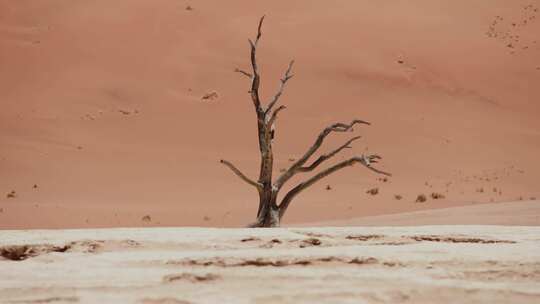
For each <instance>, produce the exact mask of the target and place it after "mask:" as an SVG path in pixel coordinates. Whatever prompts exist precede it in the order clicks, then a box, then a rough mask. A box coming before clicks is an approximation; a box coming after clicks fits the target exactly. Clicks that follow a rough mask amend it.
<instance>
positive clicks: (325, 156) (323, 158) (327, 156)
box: [298, 136, 362, 172]
mask: <svg viewBox="0 0 540 304" xmlns="http://www.w3.org/2000/svg"><path fill="white" fill-rule="evenodd" d="M360 138H362V136H356V137H353V138H351V139H349V140H348V141H347V142H346V143H344V144H343V145H341V146H340V147H339V148H337V149H335V150H334V151H332V152H330V153H328V154H323V155H321V156H319V158H317V160H315V161H314V162H313V163H312V164H311V165H309V166H307V167H300V168H298V172H309V171H313V170H314V169H315V168H317V167H318V166H319V165H320V164H322V163H323V162H324V161H326V160H328V159H330V158H332V157H334V156H335V155H336V154H338V153H339V152H341V151H342V150H343V149H347V148H351V146H350V144H351V143H352V142H353V141H355V140H358V139H360Z"/></svg>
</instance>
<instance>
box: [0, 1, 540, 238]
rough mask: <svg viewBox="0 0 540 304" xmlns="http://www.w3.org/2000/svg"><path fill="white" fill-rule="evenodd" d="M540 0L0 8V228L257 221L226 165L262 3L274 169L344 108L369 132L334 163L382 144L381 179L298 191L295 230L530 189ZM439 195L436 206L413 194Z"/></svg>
mask: <svg viewBox="0 0 540 304" xmlns="http://www.w3.org/2000/svg"><path fill="white" fill-rule="evenodd" d="M188 6H190V9H187V7H188ZM539 9H540V1H538V0H527V1H525V0H523V1H522V0H516V1H508V0H490V1H474V2H473V3H471V1H468V0H456V1H448V0H411V1H404V0H402V1H382V2H381V1H368V0H343V1H337V2H336V1H322V0H289V1H248V0H228V1H215V0H197V1H185V0H160V1H148V0H115V1H110V0H93V1H73V0H54V1H53V0H40V1H35V0H34V1H32V0H17V1H14V0H0V107H1V111H0V228H11V229H26V228H66V227H70V228H74V227H87V228H88V227H125V226H140V225H141V224H143V225H147V226H176V225H180V226H185V225H198V226H239V225H244V224H246V223H248V222H250V221H252V220H253V218H254V214H255V212H256V208H257V201H256V200H257V195H256V193H254V191H253V189H251V188H250V187H248V186H246V185H245V184H243V183H242V182H241V181H240V180H238V179H237V178H236V177H235V176H234V175H233V174H231V173H230V172H229V171H228V170H227V169H226V168H224V167H223V166H222V165H220V164H219V160H220V159H222V158H225V159H228V160H230V161H232V162H234V163H235V164H236V165H237V166H238V167H240V168H241V169H242V170H243V171H244V172H245V173H246V174H247V175H249V176H256V175H257V169H258V168H259V156H258V149H257V140H256V131H255V117H254V113H253V109H252V104H251V101H250V99H249V94H248V93H247V91H248V87H249V81H248V80H247V79H246V78H245V77H241V76H240V75H238V74H237V73H234V70H235V68H243V69H248V68H249V58H248V56H249V53H248V43H247V39H248V38H249V37H253V35H254V32H255V27H256V24H257V21H258V18H259V17H260V16H262V15H263V14H266V15H267V19H266V24H265V26H264V29H263V31H264V36H263V38H262V41H261V44H260V52H259V55H260V60H259V64H260V69H261V73H262V75H263V78H262V81H263V84H262V88H261V94H262V97H263V98H264V101H265V102H267V101H268V100H269V99H270V97H271V96H272V95H273V94H274V92H275V90H276V88H277V87H278V84H279V77H281V74H282V73H283V70H284V69H285V68H286V66H287V63H288V62H289V60H290V59H292V58H294V59H296V66H295V71H294V73H295V77H294V78H293V80H292V81H291V82H290V84H289V86H288V88H287V90H286V91H285V94H284V95H283V98H282V100H281V101H282V102H283V103H284V104H286V105H287V106H288V108H287V110H286V112H283V115H281V118H280V120H279V121H278V123H277V126H276V132H277V133H276V135H277V137H276V140H275V152H276V161H275V165H276V173H277V172H279V171H280V170H282V169H284V168H286V167H287V166H288V165H289V164H290V161H289V160H290V159H294V158H298V157H299V156H301V155H302V153H303V152H304V151H305V150H306V149H307V147H308V146H309V145H311V144H312V142H313V141H314V139H315V136H316V135H317V134H318V132H319V131H320V130H321V129H323V128H324V127H325V126H327V125H328V124H330V123H334V122H337V121H349V120H351V119H352V118H360V119H364V120H367V121H370V122H372V126H371V127H365V128H357V130H356V131H355V134H354V135H361V136H363V137H362V140H361V141H358V142H357V143H356V144H355V147H354V149H350V150H348V151H347V152H346V153H345V154H344V156H343V157H346V156H352V155H353V154H356V155H357V154H361V153H365V152H366V151H367V152H369V153H378V154H380V155H382V156H383V157H384V160H383V162H382V163H381V168H382V169H384V170H387V171H390V172H392V173H393V177H392V178H391V179H389V180H386V181H383V180H380V179H378V177H377V176H375V175H373V174H372V173H371V172H367V171H366V170H362V168H350V169H348V170H344V171H342V172H340V173H336V174H335V175H333V176H332V177H330V178H329V179H327V180H326V181H325V182H324V183H323V182H321V183H320V184H317V185H315V186H313V188H312V189H311V191H310V192H306V193H303V194H302V195H301V196H299V197H298V200H297V201H295V202H294V205H293V206H291V208H290V213H289V214H288V215H287V218H286V219H285V221H286V222H287V223H299V222H313V221H321V220H330V219H343V218H352V217H360V216H368V215H380V214H385V213H395V212H405V211H414V210H423V209H433V208H442V207H450V206H460V205H465V204H469V203H473V202H483V203H489V202H501V201H512V200H518V199H520V198H521V199H530V198H532V197H536V198H538V197H540V188H539V186H538V180H540V162H539V161H538V155H540V119H538V117H540V86H539V85H538V83H539V82H540V38H539V37H540V34H539V33H540V12H539ZM214 92H215V93H216V95H213V96H215V98H206V99H205V98H203V97H204V96H205V95H207V94H212V93H214ZM351 136H353V135H352V134H351ZM346 139H347V138H346V135H343V134H339V135H336V136H335V137H332V138H331V139H330V140H328V142H327V143H326V144H325V145H324V147H323V149H322V150H323V151H322V152H326V151H330V150H331V149H333V148H334V147H336V146H337V145H340V144H342V143H343V142H344V141H345V140H346ZM336 160H338V159H336ZM304 178H305V176H299V177H298V179H296V180H294V181H292V182H291V183H290V184H288V185H287V187H291V186H293V185H294V183H293V182H299V181H301V180H302V179H304ZM327 185H329V186H330V189H331V190H326V189H327ZM372 188H378V189H379V192H378V195H375V196H372V195H369V194H367V193H366V191H367V190H368V189H372ZM11 193H13V195H10V194H11ZM432 193H439V194H443V195H444V196H445V198H444V199H439V200H428V201H427V202H426V203H424V204H417V203H415V200H416V198H417V196H418V195H420V194H424V195H426V196H428V197H429V196H430V195H431V194H432ZM396 197H401V199H400V200H398V199H396ZM328 206H332V207H331V208H329V207H328ZM146 215H149V216H150V218H151V221H142V218H143V217H145V216H146Z"/></svg>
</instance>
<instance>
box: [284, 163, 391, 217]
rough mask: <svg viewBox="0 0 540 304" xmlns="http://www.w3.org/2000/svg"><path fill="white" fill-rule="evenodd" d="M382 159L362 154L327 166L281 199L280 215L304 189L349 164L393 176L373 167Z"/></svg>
mask: <svg viewBox="0 0 540 304" xmlns="http://www.w3.org/2000/svg"><path fill="white" fill-rule="evenodd" d="M379 159H381V157H380V156H378V155H367V156H360V157H353V158H350V159H348V160H345V161H342V162H340V163H338V164H336V165H334V166H332V167H330V168H327V169H326V170H323V171H321V172H319V173H318V174H316V175H314V176H313V177H311V178H310V179H308V180H306V181H304V182H302V183H300V184H299V185H298V186H296V187H294V188H293V189H291V191H289V192H288V193H287V194H286V195H285V197H284V198H283V200H282V201H281V203H280V204H279V216H280V218H281V217H282V216H283V214H285V211H287V208H288V207H289V205H290V203H291V201H292V200H293V199H294V198H295V197H296V196H297V195H298V194H299V193H300V192H302V191H304V190H305V189H306V188H308V187H309V186H311V185H313V184H315V183H316V182H318V181H319V180H321V179H323V178H325V177H326V176H328V175H330V174H332V173H334V172H336V171H338V170H341V169H343V168H346V167H349V166H352V165H354V164H356V163H359V164H362V165H363V166H365V167H366V168H368V169H370V170H371V171H374V172H377V173H379V174H384V175H387V176H391V174H390V173H387V172H384V171H381V170H378V169H376V168H373V167H372V165H371V164H373V163H377V162H378V160H379Z"/></svg>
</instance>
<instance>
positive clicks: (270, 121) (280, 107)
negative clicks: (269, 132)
mask: <svg viewBox="0 0 540 304" xmlns="http://www.w3.org/2000/svg"><path fill="white" fill-rule="evenodd" d="M286 108H287V107H286V106H279V107H278V108H277V109H276V110H275V111H274V113H272V116H271V117H270V120H269V121H268V128H270V127H272V125H273V124H274V122H275V121H276V119H277V115H278V114H279V112H281V111H283V110H285V109H286Z"/></svg>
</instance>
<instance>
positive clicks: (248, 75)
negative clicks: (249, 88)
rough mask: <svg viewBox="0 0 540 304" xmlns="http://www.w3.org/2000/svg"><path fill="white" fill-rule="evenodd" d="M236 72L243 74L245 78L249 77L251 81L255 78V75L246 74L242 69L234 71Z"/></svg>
mask: <svg viewBox="0 0 540 304" xmlns="http://www.w3.org/2000/svg"><path fill="white" fill-rule="evenodd" d="M234 71H235V72H236V73H240V74H243V75H244V76H246V77H249V78H250V79H251V78H253V75H251V74H250V73H248V72H246V71H244V70H241V69H239V68H236V69H234Z"/></svg>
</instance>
